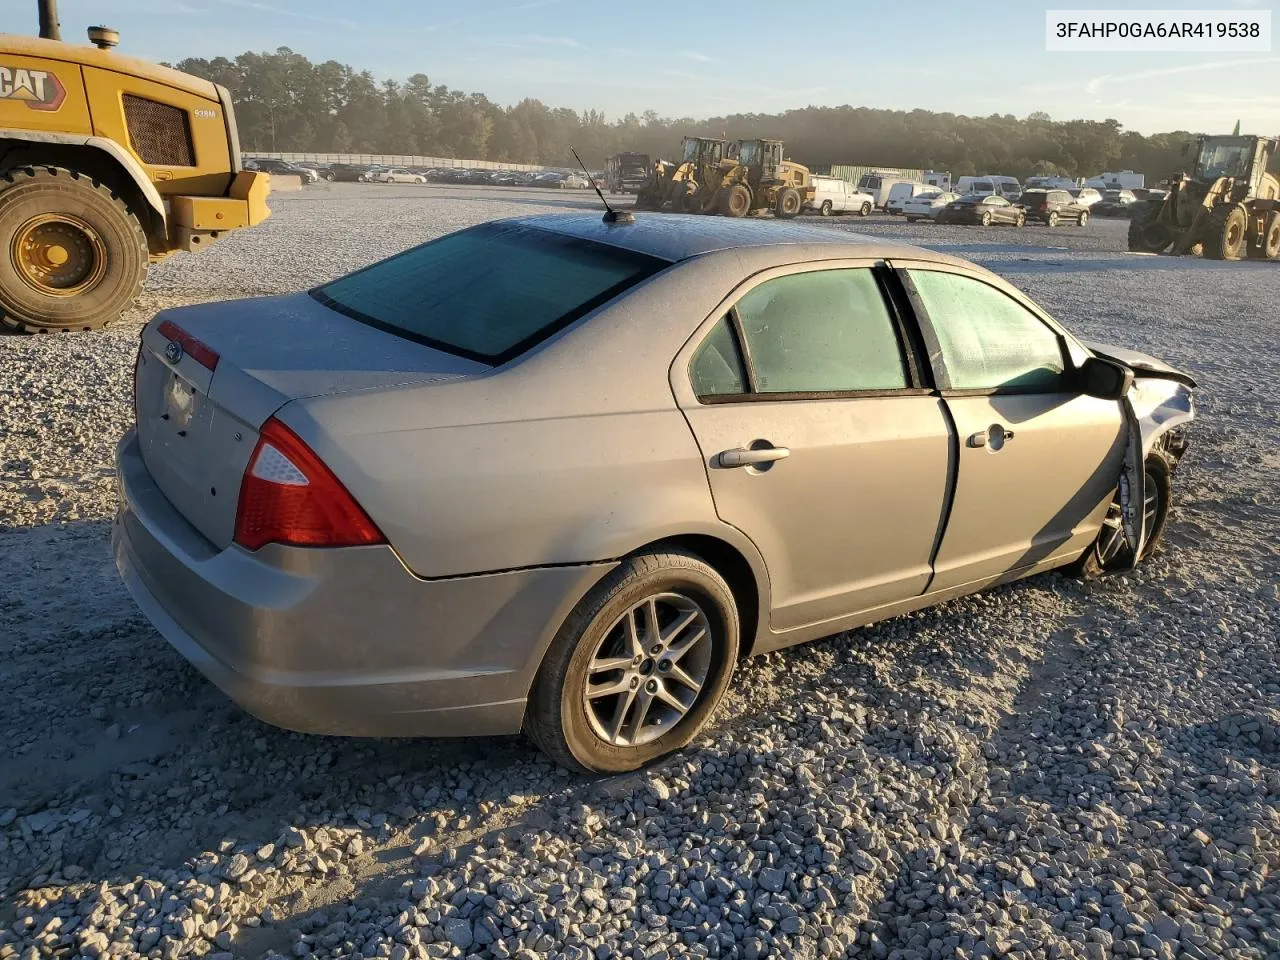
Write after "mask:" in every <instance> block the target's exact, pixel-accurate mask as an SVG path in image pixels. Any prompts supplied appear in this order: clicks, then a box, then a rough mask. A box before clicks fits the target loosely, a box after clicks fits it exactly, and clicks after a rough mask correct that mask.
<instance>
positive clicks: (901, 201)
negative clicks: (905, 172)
mask: <svg viewBox="0 0 1280 960" xmlns="http://www.w3.org/2000/svg"><path fill="white" fill-rule="evenodd" d="M940 192H942V191H939V190H938V188H937V187H935V186H934V185H933V184H931V183H895V184H894V185H893V186H892V187H890V188H889V199H888V200H886V201H885V202H884V209H885V212H886V213H893V214H899V213H902V208H903V207H904V206H906V203H907V201H908V200H910V199H912V198H913V197H918V196H920V194H922V193H940Z"/></svg>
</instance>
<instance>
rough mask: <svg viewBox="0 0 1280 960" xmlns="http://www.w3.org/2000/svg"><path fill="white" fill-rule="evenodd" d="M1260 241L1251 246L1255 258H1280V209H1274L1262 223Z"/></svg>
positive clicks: (1250, 250)
mask: <svg viewBox="0 0 1280 960" xmlns="http://www.w3.org/2000/svg"><path fill="white" fill-rule="evenodd" d="M1259 239H1260V240H1261V242H1260V243H1258V244H1256V245H1252V246H1250V247H1249V256H1250V257H1252V258H1253V259H1255V260H1280V210H1272V211H1271V213H1270V214H1268V215H1267V219H1266V220H1265V221H1264V222H1263V224H1262V236H1261V237H1260V238H1259Z"/></svg>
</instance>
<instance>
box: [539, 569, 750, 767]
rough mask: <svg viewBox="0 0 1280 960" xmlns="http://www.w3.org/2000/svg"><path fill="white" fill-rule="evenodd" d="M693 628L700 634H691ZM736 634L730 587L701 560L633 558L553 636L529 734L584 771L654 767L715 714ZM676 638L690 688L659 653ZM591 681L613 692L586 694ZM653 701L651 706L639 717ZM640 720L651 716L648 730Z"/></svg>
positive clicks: (725, 686)
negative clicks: (673, 703) (677, 703)
mask: <svg viewBox="0 0 1280 960" xmlns="http://www.w3.org/2000/svg"><path fill="white" fill-rule="evenodd" d="M651 600H652V601H653V608H652V609H653V610H654V613H655V614H656V619H657V626H658V630H657V632H656V634H655V633H654V631H653V630H652V628H651V627H650V623H652V622H653V621H652V620H650V619H649V610H650V601H651ZM633 615H634V617H635V619H633ZM686 617H692V618H693V619H691V620H689V621H686V622H687V623H688V624H689V626H688V627H686V629H685V630H683V631H674V632H672V633H670V634H668V633H667V632H666V631H670V630H673V628H674V627H675V626H676V625H677V624H678V623H680V622H681V621H682V620H684V618H686ZM699 617H700V618H701V619H698V618H699ZM632 624H634V626H635V633H634V634H632V633H631V632H630V631H629V630H628V626H630V625H632ZM698 632H701V633H702V634H703V636H702V637H701V639H696V640H694V639H691V638H692V637H694V635H695V634H697V633H698ZM738 633H739V621H738V610H737V606H736V605H735V603H734V599H733V593H732V591H730V589H729V586H728V584H726V583H725V581H724V578H722V577H721V576H720V574H718V573H717V572H716V571H715V569H714V568H712V567H711V566H710V565H708V564H707V563H706V562H704V561H703V560H702V559H701V558H699V557H696V556H694V555H693V554H690V553H685V552H684V551H679V550H671V551H664V552H660V553H659V552H647V553H640V554H637V555H636V556H633V557H630V558H628V559H626V560H624V561H623V562H622V563H621V564H620V565H619V567H618V568H617V569H616V570H614V571H613V572H612V573H610V574H609V575H608V576H607V577H605V578H604V579H603V580H602V581H601V582H600V583H599V584H597V585H596V586H595V587H594V588H593V589H592V590H591V591H590V592H589V593H588V594H587V596H586V597H584V598H583V599H582V601H581V602H580V603H579V604H578V606H577V607H576V608H575V609H574V611H573V612H572V613H571V614H570V615H569V617H568V619H566V620H565V623H564V625H563V626H562V627H561V628H560V631H559V632H558V633H557V634H556V637H555V639H554V640H553V641H552V642H551V646H550V648H549V649H548V650H547V654H546V656H545V657H544V658H543V661H542V665H541V666H540V667H539V668H538V675H537V677H536V678H535V679H534V682H533V690H532V691H531V693H530V697H529V707H528V712H527V714H526V716H525V724H524V730H525V734H526V735H527V736H528V737H529V739H530V740H532V741H533V742H534V743H535V744H536V745H537V746H538V747H539V749H541V750H542V752H543V753H545V754H546V755H547V756H548V757H550V758H551V759H552V760H554V761H556V762H557V763H560V764H562V765H564V766H566V767H569V768H570V769H576V770H581V771H584V772H587V773H622V772H626V771H629V770H635V769H638V768H639V767H643V766H645V765H646V764H649V763H652V762H653V761H655V760H657V759H659V758H661V757H663V756H665V755H667V754H669V753H671V752H672V751H673V750H678V749H680V748H681V747H683V746H685V745H686V744H687V743H689V741H690V740H692V739H693V738H694V737H695V736H696V735H697V734H698V732H699V731H700V730H701V729H702V728H703V726H704V725H705V724H706V723H707V721H708V720H709V719H710V718H711V715H712V714H713V713H714V712H715V709H716V707H717V706H718V705H719V704H720V701H721V700H722V699H723V698H724V694H725V691H726V690H727V689H728V686H729V681H730V678H731V677H732V675H733V668H734V665H735V663H736V662H737V657H738ZM682 638H683V639H685V640H686V641H687V642H688V647H687V648H685V649H686V650H687V653H686V652H685V651H681V653H680V654H678V656H679V657H680V660H679V663H678V666H679V667H680V668H681V670H682V672H685V675H686V676H687V677H689V678H690V679H693V680H697V679H698V678H699V676H701V677H702V678H703V679H702V680H701V682H700V684H699V686H698V689H697V690H696V691H695V690H694V689H693V687H692V686H690V685H688V684H686V682H685V681H684V680H677V679H676V674H675V672H674V671H673V670H672V668H671V666H670V664H669V662H668V661H667V657H666V654H667V650H665V649H661V648H662V645H663V644H664V643H667V642H669V643H670V650H671V651H675V650H677V648H678V647H679V646H680V643H679V641H680V640H681V639H682ZM655 643H656V644H657V645H658V646H659V652H657V653H656V654H655V653H654V646H653V645H654V644H655ZM632 654H634V656H632ZM628 658H630V659H628ZM606 662H612V663H616V666H604V664H605V663H606ZM664 663H666V664H667V665H666V666H664ZM593 677H594V681H592V682H590V684H589V681H591V678H593ZM591 686H593V687H595V688H596V689H597V691H598V690H599V689H600V688H603V687H617V691H616V692H610V693H598V692H597V694H596V695H595V696H593V697H591V698H588V696H587V693H588V690H589V688H590V687H591ZM651 688H652V689H651ZM646 694H648V697H647V696H646ZM667 695H670V696H675V697H677V698H678V699H679V700H681V701H683V702H682V706H683V705H684V704H685V703H687V708H686V709H685V711H684V712H683V713H681V712H680V711H678V710H673V709H672V708H671V707H670V706H668V704H669V702H670V701H668V700H664V699H662V698H663V697H664V696H667ZM650 697H651V698H652V703H653V706H652V707H650V708H648V709H649V710H650V712H649V714H648V715H647V718H646V717H641V715H640V711H641V708H646V707H648V704H649V702H650V701H649V698H650ZM653 710H658V711H663V712H664V713H665V714H666V715H665V716H664V715H663V713H658V714H654V713H653V712H652V711H653ZM645 719H651V720H654V721H657V722H655V723H652V724H650V725H648V726H646V724H645V722H644V720H645ZM663 723H668V724H669V727H668V729H667V730H666V731H665V732H662V725H663ZM611 733H615V734H616V735H614V736H612V738H610V737H609V735H610V734H611Z"/></svg>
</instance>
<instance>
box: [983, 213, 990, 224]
mask: <svg viewBox="0 0 1280 960" xmlns="http://www.w3.org/2000/svg"><path fill="white" fill-rule="evenodd" d="M982 225H983V226H984V227H989V226H991V214H990V213H989V212H988V213H983V215H982Z"/></svg>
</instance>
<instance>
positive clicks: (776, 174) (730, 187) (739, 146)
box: [707, 140, 814, 220]
mask: <svg viewBox="0 0 1280 960" xmlns="http://www.w3.org/2000/svg"><path fill="white" fill-rule="evenodd" d="M813 196H814V189H813V179H812V177H810V175H809V168H808V167H806V166H803V165H802V164H799V163H794V162H792V161H790V160H785V159H783V154H782V141H781V140H735V141H734V142H733V143H732V144H730V145H729V150H728V159H727V160H726V161H725V163H724V164H723V166H722V169H721V177H720V184H719V189H718V190H717V191H716V194H715V196H713V197H708V198H707V199H708V201H709V202H710V203H712V204H713V205H714V207H715V212H717V213H722V214H724V215H725V216H726V217H745V216H747V215H749V214H755V213H763V212H764V211H766V210H772V211H773V215H774V216H775V217H780V218H782V219H784V220H790V219H791V218H792V217H796V216H799V215H800V211H802V210H803V209H804V208H805V207H806V206H807V205H809V204H810V203H812V202H813Z"/></svg>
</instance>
